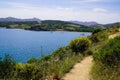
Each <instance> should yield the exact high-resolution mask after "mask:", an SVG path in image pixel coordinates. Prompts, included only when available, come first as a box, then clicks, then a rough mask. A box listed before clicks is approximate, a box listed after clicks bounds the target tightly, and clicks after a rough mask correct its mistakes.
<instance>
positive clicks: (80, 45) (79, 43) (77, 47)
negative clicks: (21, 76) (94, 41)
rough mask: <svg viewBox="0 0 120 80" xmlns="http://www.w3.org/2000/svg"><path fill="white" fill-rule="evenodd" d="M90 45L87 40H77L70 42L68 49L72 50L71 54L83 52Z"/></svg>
mask: <svg viewBox="0 0 120 80" xmlns="http://www.w3.org/2000/svg"><path fill="white" fill-rule="evenodd" d="M90 45H91V41H90V40H89V39H88V38H77V39H74V40H72V41H71V42H70V44H69V48H70V49H72V51H73V52H76V53H78V52H84V51H85V50H87V49H88V48H89V46H90Z"/></svg>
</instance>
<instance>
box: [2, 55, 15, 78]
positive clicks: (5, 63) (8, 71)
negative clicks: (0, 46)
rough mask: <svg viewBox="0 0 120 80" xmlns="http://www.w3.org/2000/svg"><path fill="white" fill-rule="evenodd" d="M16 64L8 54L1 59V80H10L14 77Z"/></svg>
mask: <svg viewBox="0 0 120 80" xmlns="http://www.w3.org/2000/svg"><path fill="white" fill-rule="evenodd" d="M14 69H15V62H14V60H13V59H12V57H11V56H10V55H8V54H6V55H5V57H4V59H3V60H2V58H1V59H0V79H8V78H11V77H12V76H13V75H14Z"/></svg>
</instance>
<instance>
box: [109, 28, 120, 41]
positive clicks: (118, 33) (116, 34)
mask: <svg viewBox="0 0 120 80" xmlns="http://www.w3.org/2000/svg"><path fill="white" fill-rule="evenodd" d="M118 31H119V32H117V33H115V34H112V35H110V36H109V39H111V38H114V37H116V36H119V35H120V29H119V30H118Z"/></svg>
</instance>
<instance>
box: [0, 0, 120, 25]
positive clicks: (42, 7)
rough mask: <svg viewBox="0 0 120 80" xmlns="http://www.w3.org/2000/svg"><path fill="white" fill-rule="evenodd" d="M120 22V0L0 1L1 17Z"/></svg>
mask: <svg viewBox="0 0 120 80" xmlns="http://www.w3.org/2000/svg"><path fill="white" fill-rule="evenodd" d="M9 16H11V17H17V18H33V17H37V18H40V19H41V20H46V19H52V20H65V21H68V20H78V21H96V22H99V23H103V24H106V23H113V22H120V0H0V17H2V18H4V17H9Z"/></svg>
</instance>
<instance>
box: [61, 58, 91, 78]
mask: <svg viewBox="0 0 120 80" xmlns="http://www.w3.org/2000/svg"><path fill="white" fill-rule="evenodd" d="M91 67H92V57H91V56H88V57H86V58H85V59H84V60H82V61H81V62H80V63H77V64H75V65H74V67H73V69H71V71H70V72H69V73H67V74H66V75H65V76H64V77H63V78H62V80H90V76H89V72H90V70H91Z"/></svg>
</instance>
